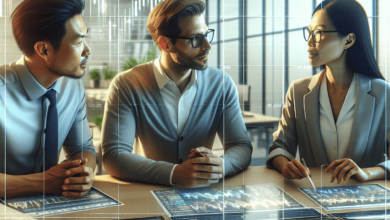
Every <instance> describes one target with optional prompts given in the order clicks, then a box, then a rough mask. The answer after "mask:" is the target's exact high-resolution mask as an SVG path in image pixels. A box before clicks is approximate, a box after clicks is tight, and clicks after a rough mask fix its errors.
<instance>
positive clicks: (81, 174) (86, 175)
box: [61, 158, 95, 198]
mask: <svg viewBox="0 0 390 220" xmlns="http://www.w3.org/2000/svg"><path fill="white" fill-rule="evenodd" d="M87 162H88V159H87V158H83V159H82V160H81V163H80V165H79V166H77V167H74V168H72V169H69V170H68V171H67V173H66V174H67V176H68V177H69V176H71V177H70V178H67V179H65V180H64V181H63V182H62V183H64V185H63V186H62V190H64V191H63V192H62V195H63V196H66V197H71V198H79V197H82V196H84V195H85V194H87V193H88V192H89V190H91V187H92V183H93V181H94V180H95V175H94V173H93V170H92V168H90V167H87V166H83V165H84V164H85V163H87ZM62 183H61V185H62Z"/></svg>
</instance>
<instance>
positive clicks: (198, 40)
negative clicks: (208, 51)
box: [165, 29, 215, 48]
mask: <svg viewBox="0 0 390 220" xmlns="http://www.w3.org/2000/svg"><path fill="white" fill-rule="evenodd" d="M214 31H215V30H214V29H209V30H208V31H207V32H206V34H197V35H195V36H192V37H172V36H165V37H169V38H178V39H187V40H191V45H192V47H193V48H197V47H201V46H202V45H203V41H204V39H205V38H207V41H208V42H209V43H210V44H211V42H212V41H213V39H214Z"/></svg>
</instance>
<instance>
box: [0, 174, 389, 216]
mask: <svg viewBox="0 0 390 220" xmlns="http://www.w3.org/2000/svg"><path fill="white" fill-rule="evenodd" d="M310 171H311V173H312V180H313V182H314V184H315V185H316V186H317V187H321V182H322V186H324V187H325V186H336V185H337V184H336V181H335V182H334V183H330V181H329V180H330V176H331V173H325V172H322V178H321V169H320V168H317V167H313V168H310ZM264 183H274V184H275V185H277V186H279V187H280V188H282V189H284V190H285V192H286V193H288V194H290V195H291V196H292V197H293V198H295V199H296V200H298V201H299V202H300V203H302V204H303V205H305V206H306V207H313V208H318V207H319V206H318V205H317V204H315V203H314V202H313V201H312V200H311V199H309V198H308V197H306V196H305V195H304V194H303V193H302V192H300V191H299V190H298V187H311V185H310V183H309V181H308V180H307V179H302V180H288V179H285V178H283V177H282V175H281V174H280V173H279V172H278V171H276V170H272V169H269V168H267V167H265V166H255V167H249V168H248V169H246V170H245V171H243V172H241V173H239V174H237V175H235V176H233V177H228V178H226V179H225V186H240V185H255V184H264ZM375 183H378V184H380V185H382V186H386V187H387V185H385V184H387V181H384V180H378V181H370V182H366V183H362V182H359V181H357V180H354V179H350V180H348V181H343V182H342V183H340V185H361V184H375ZM93 185H94V186H95V187H96V188H98V189H100V190H101V191H103V192H105V193H106V194H108V195H110V196H112V197H113V198H115V199H118V200H119V201H121V202H122V203H124V205H123V206H119V207H108V208H102V209H95V210H89V211H81V212H74V213H68V214H62V215H55V216H52V217H55V219H95V218H108V219H118V218H119V219H125V218H141V217H152V216H163V217H164V219H168V216H167V215H166V214H165V213H164V211H163V209H162V208H161V206H160V205H159V203H158V202H157V201H156V199H155V198H154V197H153V195H152V194H151V192H150V191H151V190H162V189H173V187H170V186H160V185H153V184H145V183H136V182H128V181H124V180H119V179H117V178H114V177H111V176H109V175H101V176H96V178H95V182H94V184H93ZM211 186H212V187H220V186H222V181H221V182H220V183H218V184H214V185H211ZM2 206H3V207H0V210H2V211H0V218H4V216H5V214H4V211H6V213H7V216H8V217H11V216H12V217H17V216H19V217H20V216H24V215H21V214H17V212H16V211H14V210H12V209H10V208H6V209H5V207H4V205H2ZM49 218H50V217H46V219H49Z"/></svg>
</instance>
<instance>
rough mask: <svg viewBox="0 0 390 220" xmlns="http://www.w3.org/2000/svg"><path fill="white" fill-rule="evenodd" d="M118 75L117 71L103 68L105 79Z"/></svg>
mask: <svg viewBox="0 0 390 220" xmlns="http://www.w3.org/2000/svg"><path fill="white" fill-rule="evenodd" d="M115 75H116V71H111V70H103V78H104V79H113V78H114V77H115Z"/></svg>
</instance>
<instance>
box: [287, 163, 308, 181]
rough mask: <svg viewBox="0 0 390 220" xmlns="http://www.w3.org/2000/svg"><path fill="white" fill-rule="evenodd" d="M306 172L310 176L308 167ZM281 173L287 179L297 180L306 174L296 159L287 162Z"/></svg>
mask: <svg viewBox="0 0 390 220" xmlns="http://www.w3.org/2000/svg"><path fill="white" fill-rule="evenodd" d="M307 173H308V174H309V175H310V176H311V174H310V170H309V168H307ZM282 175H283V176H284V177H285V178H287V179H299V180H300V179H302V178H305V177H306V176H307V174H306V171H305V167H304V166H303V165H302V164H301V163H300V162H299V161H298V160H297V159H293V160H292V161H289V162H287V164H286V165H285V166H284V168H283V172H282Z"/></svg>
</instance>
